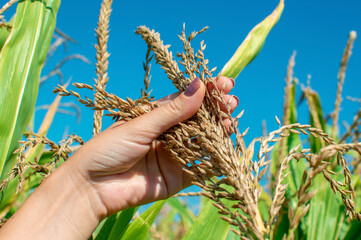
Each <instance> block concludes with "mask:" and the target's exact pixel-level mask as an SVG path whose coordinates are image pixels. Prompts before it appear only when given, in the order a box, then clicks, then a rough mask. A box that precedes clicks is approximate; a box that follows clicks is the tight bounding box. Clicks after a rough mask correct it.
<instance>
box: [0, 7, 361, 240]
mask: <svg viewBox="0 0 361 240" xmlns="http://www.w3.org/2000/svg"><path fill="white" fill-rule="evenodd" d="M15 2H16V1H10V2H8V3H7V4H5V5H4V7H3V8H1V10H0V15H2V14H3V13H4V11H5V10H7V9H8V8H9V7H11V5H13V4H14V3H15ZM59 5H60V1H57V0H54V1H43V2H41V1H28V0H24V1H21V2H19V3H18V5H17V13H20V12H23V14H16V15H15V17H14V19H13V20H11V21H10V22H6V21H5V20H4V19H3V18H1V19H2V20H3V21H2V22H1V25H0V31H1V32H0V43H2V46H1V55H0V74H1V77H0V86H1V89H0V109H1V112H0V128H1V131H0V139H1V142H2V143H3V144H2V147H1V148H0V163H1V165H0V166H1V167H0V173H1V175H0V176H1V185H0V190H1V202H0V213H1V223H2V224H4V223H6V221H7V219H9V218H10V217H11V216H12V215H13V214H14V213H15V212H16V211H17V209H18V208H19V206H21V204H22V203H23V202H24V201H25V200H26V198H27V197H28V196H29V195H30V194H31V192H32V191H33V189H34V188H36V187H37V186H39V185H40V184H41V182H42V181H43V179H45V178H46V177H47V176H48V175H49V174H51V173H52V172H53V171H54V170H55V169H56V168H57V167H58V166H59V165H60V164H62V163H63V162H64V161H66V159H68V158H69V156H70V155H71V154H72V152H73V151H76V149H77V148H78V147H79V145H82V144H84V141H83V140H82V138H81V137H80V136H77V135H76V134H73V135H69V136H68V137H67V138H66V139H64V140H63V141H61V142H59V143H56V142H54V141H52V140H51V139H49V138H48V137H47V136H46V135H47V132H48V130H49V127H50V125H51V122H52V121H53V118H54V115H55V113H56V111H57V109H58V108H59V106H60V99H61V98H63V97H65V96H68V97H69V98H72V99H74V100H75V99H76V100H77V101H78V102H79V103H80V104H82V105H84V106H86V107H87V108H90V109H89V110H92V111H94V119H92V121H93V130H92V131H93V136H96V135H98V134H99V133H100V132H101V131H102V129H103V127H102V120H103V118H105V117H110V118H111V119H112V120H113V121H130V120H132V119H134V118H136V117H139V116H141V115H143V114H147V113H148V112H150V111H152V110H153V109H155V108H157V107H159V106H158V104H157V103H156V102H155V101H154V100H155V98H154V97H153V96H152V95H151V94H152V92H151V89H150V88H151V81H150V76H151V63H152V62H153V61H154V60H155V62H156V64H158V65H160V68H161V69H163V70H164V71H165V73H166V76H167V78H168V80H169V81H170V82H171V83H172V84H173V85H174V86H175V87H176V88H177V89H178V90H179V91H184V90H185V89H186V88H187V86H188V85H189V84H190V83H191V81H192V80H193V79H195V78H196V77H198V78H199V79H200V80H201V81H202V82H203V83H204V84H206V85H216V80H217V78H219V77H221V76H225V77H229V78H233V79H236V78H237V77H238V75H239V74H240V73H241V71H242V70H243V69H244V68H245V67H247V65H248V64H249V63H250V62H252V60H253V59H254V58H255V57H256V56H257V55H258V53H259V52H260V51H261V49H262V47H263V45H264V43H265V40H266V37H267V35H268V34H269V33H270V31H271V30H272V28H273V27H274V26H275V25H276V23H277V22H278V20H279V18H280V17H281V14H282V12H283V8H284V1H283V0H281V1H280V2H279V4H278V6H277V7H276V8H275V9H274V11H273V12H272V13H271V14H270V15H269V16H268V17H266V18H265V19H264V20H263V21H262V22H260V23H259V24H258V25H256V26H255V27H254V28H253V29H252V30H251V31H250V32H249V33H248V35H247V37H246V38H245V40H244V41H243V42H242V43H241V45H240V46H239V48H238V49H237V51H236V52H235V53H234V55H233V56H232V58H231V59H230V60H229V61H228V62H227V63H226V64H225V65H224V67H223V68H222V69H220V70H219V71H217V68H212V69H210V67H209V65H210V63H209V60H208V58H207V57H206V53H205V49H206V44H205V42H204V41H200V42H198V43H195V42H196V41H197V39H198V38H199V35H201V34H202V33H203V32H205V31H207V29H208V27H204V28H202V29H200V30H198V31H194V32H191V33H190V34H189V35H187V34H186V30H185V26H184V27H183V30H182V31H181V33H180V35H179V39H180V41H181V43H182V46H183V49H182V50H181V52H177V53H176V54H173V52H172V51H170V47H169V45H166V44H164V42H163V40H162V39H161V36H160V34H159V33H158V32H156V31H155V30H152V29H150V28H148V27H146V26H139V27H138V28H137V29H136V34H137V35H139V37H140V38H142V39H143V40H144V42H145V44H146V46H147V52H146V53H145V56H146V58H145V60H144V63H143V69H144V71H145V74H144V86H143V87H142V89H141V96H140V98H138V99H131V98H129V97H126V98H122V97H120V96H117V95H116V94H113V93H111V90H109V89H107V90H106V85H107V83H108V81H111V80H110V79H109V76H108V65H109V61H108V58H109V56H110V54H109V53H108V48H107V44H108V39H109V21H110V15H111V7H112V0H103V2H102V4H101V9H100V14H99V20H98V25H97V29H96V35H97V44H96V46H95V49H96V60H97V62H96V77H95V83H94V84H93V85H90V84H87V83H73V84H72V86H68V84H67V83H66V84H60V85H58V86H57V87H56V88H55V89H54V93H56V94H57V96H56V98H55V100H54V102H53V103H52V104H51V105H50V106H49V108H48V111H47V114H46V116H45V117H44V119H43V123H42V124H41V127H40V130H39V131H38V132H34V131H33V128H31V127H30V128H29V127H28V126H29V124H30V123H31V118H32V117H33V114H34V107H35V102H36V96H37V94H38V89H39V84H41V81H45V80H46V78H49V77H51V76H52V75H54V74H60V71H61V70H60V69H61V66H62V64H64V62H60V63H59V64H58V65H57V66H56V67H55V69H54V70H53V71H51V72H50V73H48V74H46V75H44V76H45V77H40V73H41V70H42V68H43V66H44V64H47V60H48V59H49V58H50V57H51V56H52V55H53V54H54V52H55V50H56V49H57V47H59V46H60V45H61V44H63V43H64V42H65V41H70V40H72V39H71V38H69V37H68V36H66V35H64V34H62V33H61V32H60V33H59V31H58V30H57V33H58V36H57V37H56V38H54V37H53V32H54V30H55V21H56V19H55V18H56V13H57V10H58V8H59ZM50 13H53V14H50ZM25 16H26V17H27V19H28V20H27V21H23V19H24V18H25ZM21 36H23V37H21ZM355 39H356V32H354V31H351V32H350V33H349V36H348V39H347V44H346V47H345V49H344V54H343V56H342V59H341V64H340V69H339V73H338V82H337V83H335V84H337V92H336V93H335V96H336V97H335V99H336V101H335V103H334V110H333V112H332V113H331V114H330V115H329V117H328V116H326V114H325V113H324V111H323V109H322V105H321V101H320V96H319V95H318V93H317V92H316V91H315V90H313V89H312V88H311V86H310V84H308V85H307V86H304V85H302V84H301V83H300V82H299V81H298V79H297V78H296V77H295V73H294V66H295V62H296V53H294V54H292V56H291V57H290V59H289V63H288V66H287V69H286V70H287V71H286V78H285V88H284V92H283V94H284V105H283V116H275V122H276V123H277V125H278V128H277V129H275V130H273V131H269V132H268V131H267V130H266V127H264V134H263V136H259V137H257V138H254V139H253V140H252V141H250V142H249V143H246V141H245V139H244V138H245V136H246V134H247V131H248V128H247V126H239V124H238V119H240V118H241V117H242V115H243V114H244V112H243V111H242V112H241V113H240V114H238V116H236V117H234V116H232V114H231V111H230V106H229V103H228V102H226V101H225V100H224V96H225V93H224V91H223V90H224V89H217V88H212V89H211V90H210V91H208V92H207V93H206V96H205V98H204V100H203V103H202V106H201V108H200V110H199V111H198V112H197V113H196V114H195V115H194V116H193V117H191V118H190V119H188V120H186V121H184V122H182V123H179V124H178V125H176V126H174V127H172V128H170V129H168V130H167V131H166V132H164V133H163V134H162V135H161V136H160V137H159V138H158V140H159V141H161V142H162V143H163V144H164V145H165V147H166V148H167V149H169V150H170V152H171V153H172V157H173V158H174V159H176V160H177V161H178V162H179V163H180V164H182V166H183V168H184V170H185V171H186V172H187V173H188V174H189V175H190V176H192V179H193V182H192V184H193V185H196V186H198V187H199V188H200V191H199V192H195V193H179V194H176V195H174V196H172V197H171V198H169V199H165V200H161V201H157V202H155V203H154V204H152V205H151V206H149V207H147V208H146V209H145V210H144V211H140V212H139V211H138V207H136V208H130V209H127V210H124V211H121V212H119V213H116V214H114V215H112V216H109V217H107V218H106V219H105V220H103V221H102V223H101V224H100V225H99V226H98V228H97V229H96V230H95V231H94V233H93V235H92V236H91V239H97V240H100V239H345V240H346V239H359V238H360V239H361V234H360V233H359V232H360V231H359V228H360V226H361V225H360V223H359V222H360V221H361V214H360V213H359V212H360V209H359V207H360V206H361V198H360V196H361V195H360V194H361V184H360V174H361V172H360V163H361V157H360V156H361V142H360V136H361V134H360V130H359V127H360V125H361V108H359V109H358V110H356V114H355V116H354V118H353V119H350V124H349V126H348V128H347V131H345V133H343V134H341V133H340V131H339V125H340V123H339V118H340V109H341V106H342V105H341V104H342V88H343V84H344V80H345V72H346V68H347V64H348V61H349V58H350V56H351V51H352V47H353V44H354V41H355ZM29 46H30V47H29ZM194 46H197V47H194ZM30 50H32V51H30ZM356 54H358V53H356ZM13 56H19V57H18V58H17V59H15V58H14V57H13ZM74 58H76V59H80V60H82V61H84V62H88V60H87V59H86V58H84V57H83V56H81V55H71V56H69V57H67V58H66V59H64V60H63V61H69V60H72V59H74ZM18 59H21V60H22V61H19V60H18ZM110 64H111V63H110ZM83 92H84V93H86V95H83V94H80V93H83ZM298 92H300V93H301V95H302V98H301V100H300V101H301V102H305V103H307V106H308V109H307V110H308V112H307V113H306V114H308V115H309V119H310V121H309V122H308V123H300V122H299V121H298V118H297V113H298V112H297V111H298V108H297V101H298V99H296V98H297V97H296V96H298V95H297V93H298ZM92 96H94V97H93V98H92ZM352 100H353V101H356V102H361V101H360V99H352ZM221 105H224V106H226V111H222V110H221V107H220V106H221ZM298 114H299V113H298ZM301 114H304V113H301ZM224 119H230V121H231V124H230V127H225V125H224V122H223V120H224ZM240 129H246V130H244V131H241V130H240ZM74 143H77V145H76V144H75V145H74ZM194 196H201V203H200V207H199V208H200V210H199V214H198V215H195V214H194V213H193V212H192V211H191V210H190V206H189V205H186V204H184V203H183V202H182V198H192V197H194Z"/></svg>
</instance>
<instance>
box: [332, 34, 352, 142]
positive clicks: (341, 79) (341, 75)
mask: <svg viewBox="0 0 361 240" xmlns="http://www.w3.org/2000/svg"><path fill="white" fill-rule="evenodd" d="M355 39H356V32H355V31H351V32H350V33H349V36H348V41H347V45H346V47H345V50H344V52H343V56H342V60H341V66H340V70H339V72H338V76H337V78H338V83H337V93H336V101H335V109H334V111H333V114H332V130H331V137H333V138H335V136H336V134H337V124H338V117H339V114H340V105H341V102H342V96H341V94H342V87H343V84H344V81H345V76H346V75H345V73H346V67H347V63H348V60H349V59H350V56H351V53H352V52H351V51H352V47H353V43H354V41H355Z"/></svg>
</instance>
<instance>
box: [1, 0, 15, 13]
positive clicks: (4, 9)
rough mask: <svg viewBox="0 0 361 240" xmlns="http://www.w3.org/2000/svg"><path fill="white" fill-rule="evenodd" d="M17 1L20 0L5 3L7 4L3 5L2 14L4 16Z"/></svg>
mask: <svg viewBox="0 0 361 240" xmlns="http://www.w3.org/2000/svg"><path fill="white" fill-rule="evenodd" d="M17 2H18V0H10V1H9V2H7V3H5V5H4V6H2V8H1V9H0V16H2V15H3V14H4V12H6V11H7V10H8V9H9V8H10V7H11V6H12V5H14V4H15V3H17Z"/></svg>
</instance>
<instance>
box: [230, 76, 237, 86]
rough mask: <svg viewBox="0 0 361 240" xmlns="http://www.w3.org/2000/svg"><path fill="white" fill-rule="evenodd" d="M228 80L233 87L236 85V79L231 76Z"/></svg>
mask: <svg viewBox="0 0 361 240" xmlns="http://www.w3.org/2000/svg"><path fill="white" fill-rule="evenodd" d="M229 80H231V82H232V84H233V87H234V86H235V85H236V81H234V79H233V78H229Z"/></svg>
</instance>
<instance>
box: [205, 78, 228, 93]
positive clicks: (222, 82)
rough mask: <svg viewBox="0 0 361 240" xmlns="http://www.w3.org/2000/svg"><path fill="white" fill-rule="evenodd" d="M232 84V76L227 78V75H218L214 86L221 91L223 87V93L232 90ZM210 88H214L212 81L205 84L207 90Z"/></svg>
mask: <svg viewBox="0 0 361 240" xmlns="http://www.w3.org/2000/svg"><path fill="white" fill-rule="evenodd" d="M234 85H235V81H234V80H233V78H227V77H223V76H220V77H218V79H216V87H217V88H218V89H219V90H220V91H222V89H223V92H224V93H225V94H227V93H229V92H230V91H231V90H232V88H233V87H234ZM212 88H214V84H212V83H209V84H207V90H208V91H211V90H212Z"/></svg>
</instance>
